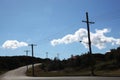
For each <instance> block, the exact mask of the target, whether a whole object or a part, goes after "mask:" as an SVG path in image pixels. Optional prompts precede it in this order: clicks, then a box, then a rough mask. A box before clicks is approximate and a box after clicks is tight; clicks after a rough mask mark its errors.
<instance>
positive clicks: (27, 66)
mask: <svg viewBox="0 0 120 80" xmlns="http://www.w3.org/2000/svg"><path fill="white" fill-rule="evenodd" d="M24 52H26V56H28V52H30V51H29V50H25V51H24ZM27 71H28V64H27Z"/></svg>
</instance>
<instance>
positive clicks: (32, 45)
mask: <svg viewBox="0 0 120 80" xmlns="http://www.w3.org/2000/svg"><path fill="white" fill-rule="evenodd" d="M29 46H31V49H32V75H33V76H35V74H34V61H33V57H34V50H33V49H34V48H33V47H34V46H37V45H35V44H29Z"/></svg>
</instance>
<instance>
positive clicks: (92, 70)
mask: <svg viewBox="0 0 120 80" xmlns="http://www.w3.org/2000/svg"><path fill="white" fill-rule="evenodd" d="M82 22H85V23H87V31H88V46H89V54H90V59H91V63H90V64H91V65H90V66H91V75H94V65H93V62H92V61H93V57H92V48H91V40H90V28H89V24H94V22H89V17H88V12H86V21H82Z"/></svg>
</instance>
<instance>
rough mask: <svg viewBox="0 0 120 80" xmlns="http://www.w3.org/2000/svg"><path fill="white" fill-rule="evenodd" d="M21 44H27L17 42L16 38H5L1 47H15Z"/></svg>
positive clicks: (25, 44)
mask: <svg viewBox="0 0 120 80" xmlns="http://www.w3.org/2000/svg"><path fill="white" fill-rule="evenodd" d="M23 46H28V44H27V43H26V42H19V41H17V40H7V41H5V42H4V43H3V45H2V47H3V48H7V49H16V48H19V47H23Z"/></svg>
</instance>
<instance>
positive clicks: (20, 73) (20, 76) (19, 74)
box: [0, 64, 120, 80]
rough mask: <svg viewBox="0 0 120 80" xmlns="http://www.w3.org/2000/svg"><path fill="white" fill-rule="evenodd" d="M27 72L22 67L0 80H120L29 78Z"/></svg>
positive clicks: (116, 79) (111, 79) (104, 79)
mask: <svg viewBox="0 0 120 80" xmlns="http://www.w3.org/2000/svg"><path fill="white" fill-rule="evenodd" d="M36 65H38V64H36ZM29 67H31V66H29ZM25 72H26V66H24V67H20V68H18V69H15V70H11V71H8V72H7V73H5V74H3V75H2V76H1V77H0V80H120V77H27V76H26V75H25Z"/></svg>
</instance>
